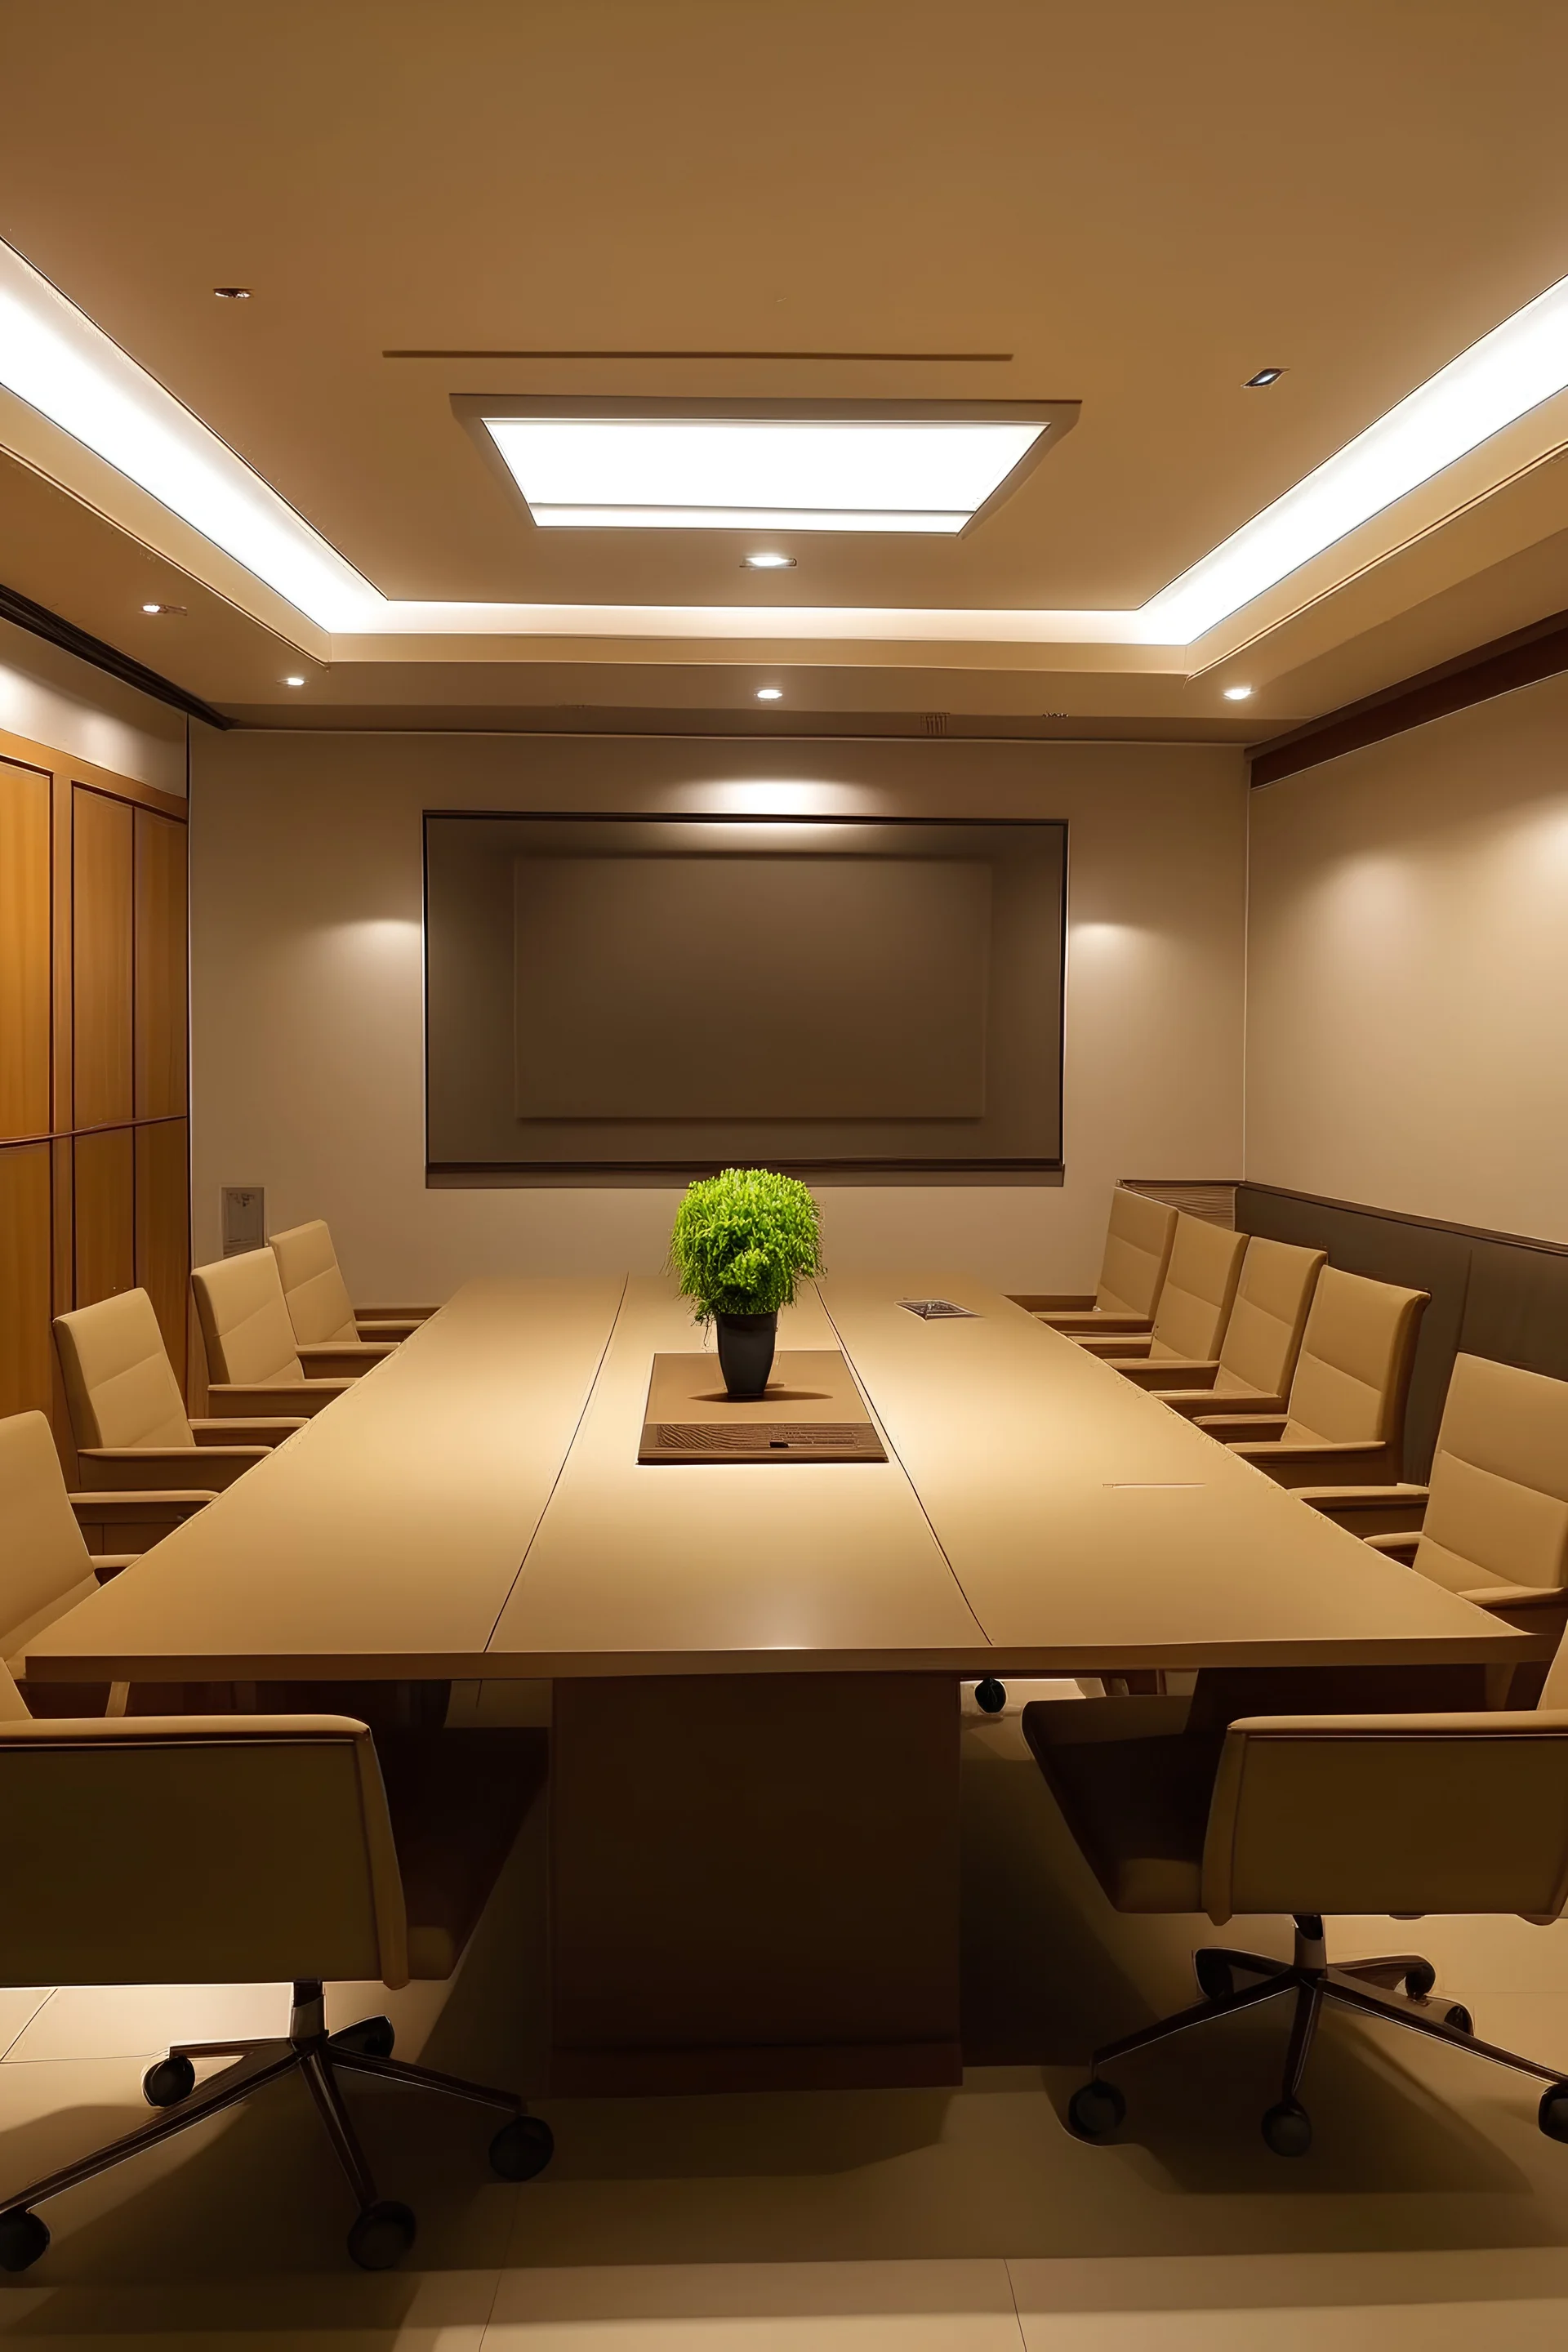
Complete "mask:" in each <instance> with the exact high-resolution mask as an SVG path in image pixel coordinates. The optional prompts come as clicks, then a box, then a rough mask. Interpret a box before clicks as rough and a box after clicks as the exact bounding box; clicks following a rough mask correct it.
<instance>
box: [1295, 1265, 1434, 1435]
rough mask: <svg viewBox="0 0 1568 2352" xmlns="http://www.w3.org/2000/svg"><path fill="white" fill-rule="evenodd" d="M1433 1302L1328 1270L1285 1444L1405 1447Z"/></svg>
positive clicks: (1311, 1319) (1314, 1307)
mask: <svg viewBox="0 0 1568 2352" xmlns="http://www.w3.org/2000/svg"><path fill="white" fill-rule="evenodd" d="M1427 1297H1428V1293H1427V1292H1426V1291H1425V1290H1400V1289H1398V1288H1397V1287H1396V1286H1394V1284H1393V1283H1391V1282H1370V1281H1369V1280H1368V1279H1367V1277H1366V1276H1364V1275H1361V1274H1345V1273H1342V1271H1341V1269H1340V1268H1339V1267H1338V1266H1337V1265H1326V1266H1324V1268H1323V1270H1322V1272H1321V1274H1320V1275H1319V1276H1318V1285H1317V1288H1316V1289H1315V1290H1314V1291H1313V1293H1312V1304H1311V1307H1310V1309H1309V1311H1308V1315H1307V1328H1306V1329H1305V1330H1304V1331H1303V1333H1302V1334H1301V1352H1300V1356H1299V1357H1298V1358H1297V1360H1296V1373H1295V1378H1294V1379H1293V1380H1292V1381H1291V1383H1290V1405H1289V1417H1288V1419H1287V1421H1286V1424H1285V1439H1286V1443H1287V1444H1290V1443H1293V1442H1294V1443H1298V1444H1299V1443H1300V1442H1301V1441H1302V1440H1303V1439H1310V1438H1314V1437H1326V1438H1330V1439H1333V1440H1335V1441H1337V1442H1340V1443H1344V1442H1345V1441H1347V1440H1361V1441H1363V1442H1365V1441H1369V1440H1375V1441H1376V1442H1377V1443H1378V1444H1383V1445H1397V1444H1399V1443H1400V1441H1401V1439H1402V1437H1403V1434H1404V1430H1405V1393H1406V1391H1407V1390H1408V1389H1409V1386H1410V1367H1411V1364H1412V1362H1413V1360H1414V1359H1415V1333H1416V1329H1417V1328H1418V1326H1419V1324H1420V1321H1421V1314H1422V1309H1423V1308H1424V1307H1426V1300H1427Z"/></svg>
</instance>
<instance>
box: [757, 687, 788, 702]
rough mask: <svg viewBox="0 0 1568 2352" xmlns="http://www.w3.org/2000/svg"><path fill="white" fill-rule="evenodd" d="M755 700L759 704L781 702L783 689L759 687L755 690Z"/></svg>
mask: <svg viewBox="0 0 1568 2352" xmlns="http://www.w3.org/2000/svg"><path fill="white" fill-rule="evenodd" d="M757 700H758V701H759V702H782V701H783V700H784V688H783V687H782V686H759V687H758V688H757Z"/></svg>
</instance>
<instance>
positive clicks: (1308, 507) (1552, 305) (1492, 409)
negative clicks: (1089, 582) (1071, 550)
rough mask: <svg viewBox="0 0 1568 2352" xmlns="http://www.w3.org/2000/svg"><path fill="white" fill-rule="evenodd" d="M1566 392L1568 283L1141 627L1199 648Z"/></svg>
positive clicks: (1311, 479) (1323, 471)
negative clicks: (1340, 543) (1259, 599)
mask: <svg viewBox="0 0 1568 2352" xmlns="http://www.w3.org/2000/svg"><path fill="white" fill-rule="evenodd" d="M1565 386H1568V278H1560V279H1559V280H1558V282H1557V284H1556V285H1555V286H1551V287H1548V289H1547V290H1546V292H1545V293H1544V294H1541V295H1538V296H1537V297H1536V299H1535V300H1534V301H1533V302H1527V303H1526V304H1525V306H1524V308H1523V310H1516V311H1515V312H1514V314H1513V316H1512V318H1511V319H1505V320H1503V322H1502V325H1501V326H1500V327H1494V328H1493V329H1492V331H1491V333H1490V334H1489V335H1483V336H1482V337H1481V340H1480V341H1479V343H1472V344H1471V345H1470V348H1469V350H1468V352H1460V354H1459V356H1458V359H1457V360H1451V361H1450V362H1449V363H1448V365H1447V367H1446V368H1440V369H1439V370H1438V372H1437V373H1436V375H1434V376H1429V377H1428V378H1427V380H1426V383H1424V384H1421V385H1419V386H1418V387H1417V388H1416V390H1415V392H1413V393H1411V394H1409V395H1408V396H1407V397H1406V398H1405V399H1404V400H1402V401H1400V403H1399V404H1398V405H1397V406H1396V407H1394V408H1391V409H1390V410H1389V411H1388V414H1387V415H1385V416H1380V417H1379V418H1378V420H1377V422H1376V424H1375V425H1368V426H1367V428H1366V431H1365V432H1364V433H1360V434H1358V435H1357V436H1356V437H1355V439H1354V440H1353V441H1350V442H1347V443H1346V445H1345V446H1344V447H1343V448H1342V450H1341V451H1340V452H1339V454H1338V455H1337V457H1330V458H1328V459H1327V460H1326V462H1325V463H1324V464H1322V465H1321V466H1320V467H1317V468H1316V470H1315V471H1314V472H1312V473H1310V474H1309V475H1308V476H1307V477H1306V478H1305V480H1304V481H1300V482H1298V483H1297V485H1296V487H1295V488H1294V489H1292V490H1287V491H1286V493H1285V495H1284V497H1283V498H1280V499H1275V501H1274V503H1273V505H1272V506H1269V507H1265V508H1264V509H1263V511H1262V513H1261V514H1259V515H1255V516H1254V517H1253V520H1251V521H1250V522H1248V523H1243V525H1242V527H1241V529H1240V530H1237V531H1234V532H1233V533H1232V534H1231V536H1230V538H1229V539H1227V540H1223V541H1221V543H1220V545H1219V546H1218V547H1216V548H1215V549H1214V550H1213V551H1212V552H1211V553H1210V554H1208V555H1205V556H1204V557H1203V558H1202V560H1201V561H1200V562H1197V563H1194V565H1193V567H1192V569H1191V571H1190V572H1183V574H1182V576H1181V578H1180V579H1179V580H1173V582H1172V583H1171V585H1170V586H1169V587H1168V588H1163V589H1161V591H1160V593H1159V594H1158V595H1157V596H1154V597H1152V599H1151V600H1150V602H1149V603H1148V604H1145V605H1144V606H1143V607H1142V611H1141V612H1140V614H1139V615H1138V620H1139V623H1140V625H1141V627H1144V628H1147V629H1149V630H1150V631H1151V632H1152V636H1153V637H1154V639H1155V640H1156V641H1158V642H1160V643H1164V642H1166V641H1169V642H1172V643H1174V644H1177V645H1190V644H1191V643H1192V642H1193V640H1194V637H1201V636H1202V635H1204V634H1205V631H1207V630H1209V629H1212V628H1214V627H1215V625H1217V624H1218V623H1219V622H1221V621H1223V620H1226V619H1228V617H1229V615H1230V614H1232V613H1235V612H1238V611H1239V610H1240V608H1241V607H1242V605H1243V604H1250V603H1251V602H1252V600H1253V598H1254V597H1255V596H1261V595H1262V594H1263V593H1264V591H1265V590H1266V589H1268V588H1272V587H1275V586H1276V585H1277V584H1278V583H1279V581H1281V580H1284V579H1287V578H1289V574H1290V573H1291V572H1296V571H1299V570H1300V567H1301V565H1302V564H1303V563H1310V562H1311V560H1312V558H1313V556H1315V555H1321V554H1322V552H1323V551H1324V549H1325V548H1329V547H1331V546H1332V545H1333V544H1334V541H1336V540H1339V539H1343V538H1344V536H1345V534H1346V532H1347V531H1352V530H1356V529H1357V528H1358V526H1359V525H1360V524H1362V523H1363V522H1370V521H1371V520H1372V518H1373V515H1376V514H1381V513H1382V512H1383V510H1384V508H1385V507H1391V506H1392V505H1393V504H1394V500H1395V499H1402V498H1404V497H1405V495H1406V494H1407V492H1409V491H1411V490H1414V489H1418V488H1420V486H1421V484H1422V483H1423V482H1429V481H1430V480H1431V479H1432V477H1433V476H1434V475H1435V474H1440V473H1441V472H1442V471H1443V469H1444V467H1446V466H1451V465H1453V464H1454V463H1455V462H1456V461H1457V460H1458V458H1460V457H1466V456H1467V455H1468V453H1469V451H1470V450H1472V449H1476V448H1479V446H1480V444H1481V443H1482V442H1483V441H1489V440H1490V438H1491V436H1492V435H1493V434H1494V433H1500V432H1501V431H1502V429H1503V427H1504V425H1511V424H1513V423H1514V422H1515V420H1516V419H1517V418H1519V417H1521V416H1523V415H1526V414H1527V413H1528V412H1529V411H1530V410H1531V409H1532V408H1536V407H1539V405H1540V404H1541V403H1542V401H1543V400H1550V399H1551V398H1552V394H1554V393H1559V392H1562V391H1563V389H1564V387H1565Z"/></svg>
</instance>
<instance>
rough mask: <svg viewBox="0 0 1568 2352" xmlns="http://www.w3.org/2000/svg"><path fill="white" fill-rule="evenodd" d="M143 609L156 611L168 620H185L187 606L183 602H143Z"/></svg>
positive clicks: (145, 611) (151, 611)
mask: <svg viewBox="0 0 1568 2352" xmlns="http://www.w3.org/2000/svg"><path fill="white" fill-rule="evenodd" d="M142 611H143V612H144V613H155V614H159V615H160V616H161V617H162V618H163V620H166V621H174V620H181V621H183V620H184V616H185V608H184V605H183V604H143V605H142Z"/></svg>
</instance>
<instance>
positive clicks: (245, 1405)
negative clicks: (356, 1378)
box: [207, 1381, 353, 1421]
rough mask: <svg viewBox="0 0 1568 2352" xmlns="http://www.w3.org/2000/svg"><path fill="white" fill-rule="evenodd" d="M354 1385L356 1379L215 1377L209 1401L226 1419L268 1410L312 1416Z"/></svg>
mask: <svg viewBox="0 0 1568 2352" xmlns="http://www.w3.org/2000/svg"><path fill="white" fill-rule="evenodd" d="M352 1388H353V1381H209V1382H208V1384H207V1402H208V1404H210V1405H211V1407H212V1409H213V1412H214V1415H215V1416H216V1418H218V1419H219V1420H223V1421H237V1420H238V1421H243V1420H246V1419H247V1418H248V1417H249V1416H250V1415H252V1414H255V1413H266V1412H268V1411H270V1412H275V1413H301V1412H302V1413H304V1414H305V1415H306V1416H307V1417H309V1416H310V1414H311V1413H316V1412H321V1408H322V1406H323V1405H329V1404H331V1403H334V1402H336V1400H337V1399H338V1398H339V1397H341V1396H342V1394H343V1393H344V1391H346V1390H348V1389H352Z"/></svg>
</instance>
